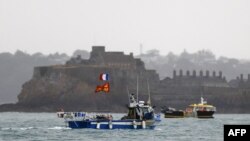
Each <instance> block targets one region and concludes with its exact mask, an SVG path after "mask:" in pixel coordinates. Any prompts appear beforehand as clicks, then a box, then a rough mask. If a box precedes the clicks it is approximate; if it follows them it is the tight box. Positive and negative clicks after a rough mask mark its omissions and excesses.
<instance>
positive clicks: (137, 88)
mask: <svg viewBox="0 0 250 141" xmlns="http://www.w3.org/2000/svg"><path fill="white" fill-rule="evenodd" d="M136 79H137V80H136V83H137V85H136V100H137V103H138V90H139V85H138V75H137V77H136Z"/></svg>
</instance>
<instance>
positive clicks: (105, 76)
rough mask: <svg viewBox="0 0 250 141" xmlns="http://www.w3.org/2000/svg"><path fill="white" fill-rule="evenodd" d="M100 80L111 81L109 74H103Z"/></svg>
mask: <svg viewBox="0 0 250 141" xmlns="http://www.w3.org/2000/svg"><path fill="white" fill-rule="evenodd" d="M99 78H100V80H103V81H108V80H109V74H107V73H101V74H100V77H99Z"/></svg>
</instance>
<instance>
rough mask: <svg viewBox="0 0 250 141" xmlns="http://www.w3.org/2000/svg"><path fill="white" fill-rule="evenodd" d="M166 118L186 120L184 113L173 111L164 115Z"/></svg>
mask: <svg viewBox="0 0 250 141" xmlns="http://www.w3.org/2000/svg"><path fill="white" fill-rule="evenodd" d="M164 115H165V118H184V112H183V111H173V112H166V113H164Z"/></svg>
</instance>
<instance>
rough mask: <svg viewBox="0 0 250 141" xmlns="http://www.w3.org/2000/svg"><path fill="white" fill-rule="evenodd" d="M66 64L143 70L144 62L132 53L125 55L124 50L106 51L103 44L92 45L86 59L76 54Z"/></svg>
mask: <svg viewBox="0 0 250 141" xmlns="http://www.w3.org/2000/svg"><path fill="white" fill-rule="evenodd" d="M66 64H67V65H89V66H99V67H109V68H122V69H140V70H145V65H144V63H143V62H142V61H141V59H138V58H134V56H133V53H130V54H129V55H125V54H124V52H106V51H105V47H104V46H93V47H92V51H91V53H90V58H89V59H88V60H86V59H82V58H81V56H77V57H75V58H71V59H70V60H69V61H67V62H66Z"/></svg>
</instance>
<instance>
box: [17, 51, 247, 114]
mask: <svg viewBox="0 0 250 141" xmlns="http://www.w3.org/2000/svg"><path fill="white" fill-rule="evenodd" d="M100 73H109V75H110V81H109V82H110V87H111V90H110V93H109V94H104V93H95V92H94V90H95V87H96V86H97V85H101V84H102V83H103V82H101V81H100V80H99V74H100ZM217 73H218V74H216V72H215V71H213V72H212V73H211V75H210V72H209V71H205V72H203V71H199V72H196V70H192V71H190V70H187V71H186V73H185V74H184V73H183V70H179V73H178V74H179V75H177V71H176V70H174V71H173V76H172V78H170V77H166V78H165V79H163V80H160V79H159V75H158V74H157V72H156V71H155V70H147V69H146V68H145V65H144V62H143V61H141V59H139V58H134V56H133V54H132V53H130V54H129V55H126V54H124V52H106V51H105V47H104V46H93V47H92V52H91V54H90V58H89V59H82V58H81V56H77V57H75V58H71V59H70V60H69V61H67V62H66V63H65V65H53V66H39V67H35V68H34V73H33V77H32V79H31V80H29V81H28V82H26V83H25V84H23V88H22V91H21V93H20V94H19V96H18V99H19V101H18V103H17V105H18V106H19V107H20V106H21V107H26V110H27V107H31V106H32V108H31V109H30V108H28V110H27V111H32V109H33V111H56V110H57V109H58V108H64V109H65V110H83V111H92V112H95V111H109V112H124V111H126V104H127V103H128V91H129V92H136V86H137V78H139V81H138V87H139V98H140V99H142V100H147V98H148V85H147V82H148V83H149V86H150V93H151V99H152V103H153V105H156V106H157V107H158V110H160V107H162V106H172V107H176V108H185V107H186V106H188V105H189V104H191V103H197V102H199V99H200V96H201V95H203V96H204V98H205V99H207V100H208V102H209V103H211V104H213V105H215V106H216V107H217V109H218V111H219V112H235V113H237V112H241V113H242V112H243V113H244V112H247V111H250V103H249V102H248V101H249V100H250V91H249V90H250V80H249V77H250V75H248V79H247V80H244V79H243V75H241V77H240V78H238V79H236V80H232V81H230V82H227V80H226V78H225V77H223V75H222V72H221V71H219V72H217ZM34 109H35V110H34Z"/></svg>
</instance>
